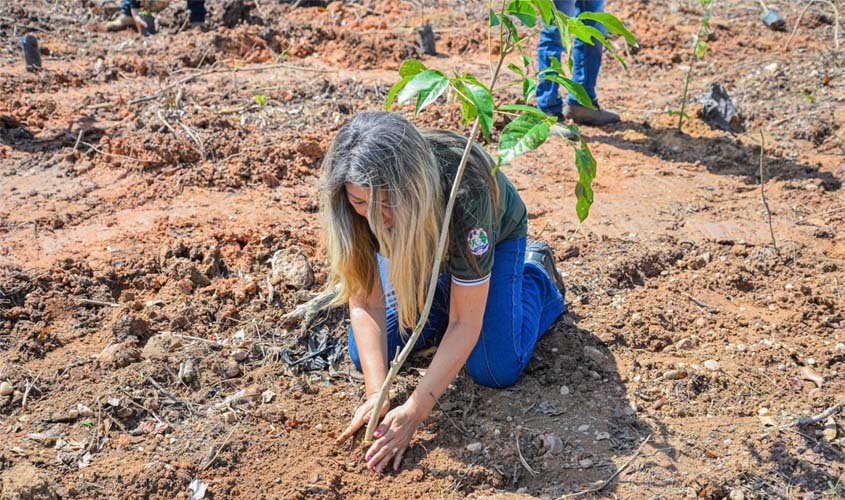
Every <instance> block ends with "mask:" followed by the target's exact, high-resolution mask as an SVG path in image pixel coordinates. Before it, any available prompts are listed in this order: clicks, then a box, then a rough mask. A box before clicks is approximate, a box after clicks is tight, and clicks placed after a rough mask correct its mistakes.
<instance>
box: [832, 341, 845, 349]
mask: <svg viewBox="0 0 845 500" xmlns="http://www.w3.org/2000/svg"><path fill="white" fill-rule="evenodd" d="M833 348H834V349H836V350H837V351H845V344H843V343H842V342H837V343H836V345H835V346H833Z"/></svg>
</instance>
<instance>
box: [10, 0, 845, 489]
mask: <svg viewBox="0 0 845 500" xmlns="http://www.w3.org/2000/svg"><path fill="white" fill-rule="evenodd" d="M83 3H85V2H83ZM233 3H234V2H222V1H220V2H218V1H209V2H208V4H209V7H210V10H211V19H212V21H211V28H212V29H211V31H209V32H207V33H198V32H191V31H184V30H181V29H180V27H181V26H182V22H183V20H184V16H185V15H186V13H185V11H184V6H183V5H182V4H181V3H180V2H173V4H174V6H173V7H171V9H170V10H169V11H166V12H165V13H162V15H161V16H160V19H159V20H160V21H161V31H162V32H161V34H159V35H157V36H154V37H150V38H145V39H142V38H139V37H138V36H137V35H135V34H133V33H130V32H122V33H106V32H104V31H102V30H101V29H100V28H98V26H100V25H101V23H102V22H103V21H104V20H105V19H107V16H108V15H110V14H111V13H112V12H114V11H115V8H116V7H115V4H108V3H105V4H104V5H101V4H103V3H102V2H87V4H88V5H93V4H97V5H98V7H97V8H94V7H87V8H86V7H81V6H80V5H81V3H80V2H58V3H56V5H55V6H53V5H51V4H50V3H49V2H41V1H36V0H23V1H21V2H14V3H13V5H11V6H4V7H2V8H0V34H2V35H3V38H4V39H6V40H8V41H9V43H7V44H5V45H4V46H3V48H2V49H0V51H2V55H3V58H2V62H0V71H2V74H3V78H2V79H0V85H2V97H0V115H2V116H0V360H2V365H1V366H0V382H2V383H7V384H9V385H10V386H11V389H12V393H11V394H9V395H7V396H0V422H2V425H0V442H1V443H2V446H0V481H2V483H0V498H4V499H5V498H152V499H172V498H189V497H190V489H189V485H190V484H191V483H192V481H193V480H194V479H199V480H201V481H203V482H204V483H205V484H207V487H208V489H207V493H206V495H205V498H216V499H254V498H268V499H269V498H456V497H464V496H473V497H475V498H536V497H539V498H557V497H559V496H561V495H564V494H567V493H573V492H578V491H582V490H584V489H586V488H589V487H591V486H593V485H596V484H597V482H599V483H600V482H601V481H604V480H605V479H607V478H609V477H611V475H613V474H614V473H615V472H618V471H619V470H620V469H622V468H624V471H622V472H621V474H620V475H619V477H618V478H616V479H615V480H614V481H613V482H611V483H610V484H609V485H608V486H607V487H606V488H604V490H603V491H602V492H601V493H600V494H599V495H600V496H607V497H619V498H692V497H699V498H713V499H715V498H725V497H728V496H729V495H732V496H730V498H741V497H740V496H739V494H740V493H742V495H744V498H833V497H838V496H839V495H841V491H842V490H841V488H840V487H839V486H837V485H838V481H839V479H840V478H841V477H842V476H843V469H844V468H845V462H843V460H845V455H843V444H845V442H843V439H844V438H843V432H844V431H845V428H843V420H842V413H841V412H840V411H835V412H833V415H832V417H831V418H830V419H823V420H821V421H820V422H818V423H816V424H812V425H803V426H792V427H784V428H781V427H779V426H782V425H784V424H789V423H791V422H793V421H794V420H795V419H797V418H799V417H807V416H811V415H814V414H818V413H819V412H821V411H823V410H825V409H826V408H829V407H832V406H834V405H835V404H837V403H841V402H843V399H845V384H844V383H843V377H842V375H841V373H842V372H843V371H845V299H844V298H843V295H845V290H843V287H845V197H844V196H843V191H842V189H841V187H842V181H843V179H845V160H843V158H845V127H843V126H842V124H843V123H845V104H843V102H845V69H843V68H845V56H843V52H841V51H840V52H835V51H832V50H831V44H832V39H833V38H832V37H833V27H832V25H831V24H830V23H831V22H832V21H831V19H830V18H829V17H825V16H824V15H822V13H823V11H822V4H818V6H817V7H813V8H811V9H810V13H808V17H807V18H806V19H805V21H803V22H802V27H801V29H800V30H799V32H798V35H797V36H796V37H795V39H794V41H793V42H792V44H791V45H790V46H788V47H787V46H786V43H785V42H786V38H787V35H786V34H784V33H776V32H772V31H769V30H767V29H766V28H765V27H764V26H763V25H762V23H760V22H759V21H758V12H757V10H756V6H755V2H746V1H739V0H725V1H721V2H716V8H715V10H714V14H713V25H714V34H713V36H712V37H711V41H710V54H709V55H708V57H707V59H705V61H703V62H701V63H699V64H698V65H697V66H696V71H695V74H694V77H693V80H692V85H691V92H690V95H691V96H692V98H693V101H694V100H695V97H696V96H698V95H700V94H701V92H702V91H703V89H704V88H705V87H706V86H707V85H708V84H709V83H710V82H712V81H719V82H721V83H722V84H723V85H725V87H726V88H727V89H728V91H729V92H730V93H731V94H732V96H733V99H734V102H735V104H736V105H737V108H738V109H739V111H740V113H741V115H742V117H743V119H744V131H742V132H737V133H736V134H734V135H731V134H728V133H726V132H723V131H720V130H714V129H711V128H710V127H709V126H708V125H706V124H705V123H704V122H702V121H701V120H700V119H698V118H697V117H696V116H693V118H692V120H691V121H690V122H689V123H688V124H687V125H686V127H685V129H684V133H679V132H677V131H676V130H675V119H674V118H670V117H668V116H667V115H666V113H665V110H666V109H667V108H672V109H677V108H678V107H679V102H680V94H681V90H682V87H683V77H684V75H685V67H684V65H685V64H688V63H689V57H690V48H689V39H690V38H689V37H690V35H691V33H692V32H693V31H694V26H695V24H696V23H697V19H698V15H699V14H698V12H696V11H695V10H694V9H692V10H691V9H689V8H688V6H687V4H688V2H678V1H674V0H661V1H657V0H651V1H649V2H637V1H634V0H620V1H618V2H608V7H609V9H610V10H611V11H612V12H614V13H615V14H617V15H619V16H620V17H621V18H623V19H625V20H626V22H627V23H628V24H629V26H630V27H631V28H632V30H633V31H634V32H635V33H636V34H637V35H638V37H639V40H640V44H641V49H640V50H639V51H638V52H637V53H629V54H628V55H627V56H626V60H627V63H628V66H629V71H628V72H627V73H626V72H625V71H624V70H622V68H621V67H620V66H619V65H618V64H615V63H614V62H613V61H612V59H611V58H607V59H606V60H605V64H604V68H603V72H602V75H601V81H600V95H601V101H602V104H603V106H605V107H606V108H608V109H613V110H619V111H621V114H622V117H623V121H622V123H620V124H618V125H615V126H612V127H607V128H603V129H590V128H585V132H586V134H587V136H588V138H589V142H590V146H591V148H592V150H593V152H594V154H595V156H596V158H597V159H598V161H599V174H598V178H597V180H596V203H595V205H594V206H593V210H592V214H591V216H590V218H589V219H588V221H587V222H586V223H585V224H583V225H581V226H580V227H579V226H578V225H577V223H576V220H577V219H576V217H575V211H574V193H573V191H574V185H575V181H576V178H577V177H576V174H575V171H574V168H573V167H572V156H571V153H570V151H569V149H568V148H567V147H565V146H564V144H563V143H562V140H561V139H559V138H552V139H551V140H550V141H549V142H548V143H547V144H546V145H544V146H543V147H542V148H540V149H539V150H538V151H537V152H535V153H532V154H529V155H527V156H525V157H521V158H519V159H518V160H517V161H515V162H513V164H512V165H509V166H508V167H507V169H508V170H507V173H508V175H509V176H510V177H511V178H512V179H513V181H514V183H515V184H516V186H517V187H518V188H519V189H520V192H521V194H522V196H523V197H524V198H525V200H526V202H527V203H528V205H529V207H530V208H529V211H530V214H529V215H530V224H531V228H530V234H531V236H532V237H538V238H543V239H546V240H549V241H550V242H551V243H552V244H553V245H554V247H555V249H556V251H557V255H558V259H559V262H558V264H559V267H560V269H561V271H562V272H563V273H564V276H565V280H566V282H567V287H568V291H567V302H568V305H569V313H568V314H567V315H566V316H564V317H563V318H561V320H560V321H559V322H558V323H557V324H556V325H555V326H554V327H553V329H552V330H551V331H550V332H549V333H548V334H547V335H546V336H545V337H544V338H543V340H542V341H541V342H540V344H539V346H538V348H537V350H536V353H535V356H534V358H533V359H532V361H531V363H530V364H529V367H528V369H527V371H526V373H525V375H524V376H523V377H522V378H521V380H520V381H519V383H517V384H516V385H515V386H514V387H512V388H509V389H505V390H492V389H488V388H483V387H479V386H477V385H475V384H474V383H472V382H471V381H470V380H469V379H468V378H466V377H465V376H463V375H461V376H460V377H459V378H458V379H457V380H456V381H455V383H454V385H453V387H452V388H451V389H450V390H449V391H448V392H447V394H446V395H445V396H444V398H443V400H442V401H441V403H440V405H439V407H438V408H437V409H436V411H435V413H434V415H433V416H432V417H431V418H430V419H429V420H428V421H427V422H426V423H425V425H424V426H423V427H422V428H421V429H420V430H419V431H418V433H417V435H416V438H415V441H414V443H413V446H412V448H411V449H410V451H409V453H408V455H407V456H406V459H405V467H404V470H403V471H402V472H401V473H399V474H393V473H390V474H386V475H384V476H378V475H376V474H375V473H373V472H370V471H368V470H366V468H365V466H364V464H363V461H362V453H363V451H362V450H363V446H362V444H361V443H360V441H358V442H354V443H351V444H348V445H343V446H335V445H334V444H333V443H334V437H335V436H337V434H338V433H339V432H340V430H341V429H342V428H343V427H344V426H345V425H346V424H347V422H348V420H349V418H350V416H351V414H352V411H353V410H354V408H355V406H356V404H357V403H358V402H359V401H360V398H361V396H362V392H363V387H362V384H361V382H360V376H359V375H357V374H356V373H355V371H354V369H353V368H352V367H351V364H350V362H349V361H348V358H346V357H345V356H344V357H343V358H342V360H341V361H340V362H339V363H338V364H337V365H335V366H333V367H332V368H331V369H328V370H316V371H311V372H301V371H299V370H298V368H297V367H296V366H290V365H289V363H288V361H286V359H287V360H290V359H296V358H298V357H300V356H301V355H303V354H304V353H305V352H306V347H305V343H306V340H307V337H308V335H309V334H315V333H320V332H322V333H323V334H328V335H329V338H338V339H340V342H341V344H342V347H345V342H346V340H345V331H346V326H347V324H346V322H345V317H344V311H342V310H337V311H334V312H331V313H328V314H323V315H321V316H319V317H318V318H317V320H316V321H315V323H314V324H313V325H311V327H310V328H309V329H308V330H307V331H305V330H303V329H302V328H301V327H300V325H299V324H298V323H296V322H286V321H285V320H284V319H283V315H284V314H285V313H286V312H288V311H290V310H291V309H292V308H293V307H295V306H296V305H297V304H299V303H302V302H304V301H306V300H308V299H309V298H311V297H312V296H313V295H314V293H315V292H318V291H320V290H321V287H322V286H323V285H324V283H325V280H326V267H325V259H324V254H323V249H322V247H321V244H320V241H319V228H318V219H317V214H316V211H317V208H318V206H317V199H318V189H319V185H318V179H317V172H318V169H319V164H320V161H321V160H322V157H323V155H324V152H325V150H326V148H327V146H328V143H329V141H330V138H331V137H332V135H333V134H334V132H335V131H336V130H337V129H338V127H339V126H340V125H341V124H342V123H343V122H344V120H346V119H348V118H349V117H350V116H351V115H352V114H354V113H355V112H357V111H359V110H368V109H378V108H380V107H381V106H382V103H383V101H384V98H385V96H386V93H387V90H388V89H389V87H390V85H391V84H392V83H393V82H394V81H395V80H396V79H397V75H396V71H395V70H396V69H397V68H398V66H399V64H401V61H402V60H403V59H405V58H407V57H416V56H417V52H418V49H417V47H416V43H417V35H416V33H415V31H414V28H415V27H416V26H417V24H418V23H419V19H420V12H419V9H418V8H417V7H415V5H418V4H419V3H420V2H413V3H412V2H387V1H380V2H363V3H353V2H345V3H343V4H341V3H339V2H335V3H332V4H330V5H329V6H328V7H327V8H326V7H321V6H319V5H317V4H319V3H320V2H303V3H302V4H301V5H300V6H299V7H298V8H293V7H292V6H291V5H290V4H280V3H278V2H268V1H263V0H262V1H261V2H257V1H256V2H241V4H240V5H241V6H243V5H244V4H246V5H247V7H248V6H249V5H250V4H252V5H254V7H253V8H252V9H249V8H245V9H240V10H237V9H236V10H234V11H226V10H225V9H224V8H223V5H224V4H226V5H230V4H233ZM423 3H424V4H426V9H425V16H426V18H427V19H428V20H429V21H430V22H431V23H432V25H433V27H434V30H435V31H436V32H437V33H438V34H439V39H438V45H437V47H438V50H439V52H440V55H438V56H435V57H426V58H424V59H423V60H424V61H425V62H426V64H429V65H430V66H435V67H438V68H442V69H444V70H447V71H448V70H451V69H452V68H456V69H458V70H460V71H469V72H472V73H474V74H476V75H479V76H483V75H486V74H487V71H488V63H487V56H486V51H487V37H486V32H485V27H484V26H485V22H486V19H485V13H486V3H485V2H477V1H476V2H457V1H451V0H450V1H443V2H423ZM695 3H696V2H689V4H690V5H693V4H695ZM435 4H436V5H435ZM315 5H317V6H315ZM779 7H780V8H781V13H782V14H783V15H784V16H785V17H786V19H787V21H788V23H790V26H789V27H790V29H791V23H793V22H794V20H795V19H796V17H797V15H798V13H799V8H800V6H799V5H798V3H797V2H795V3H790V2H781V4H780V5H779ZM826 15H827V14H826ZM226 25H229V26H233V27H226ZM27 32H28V33H32V34H35V35H37V36H38V39H39V44H40V46H41V49H42V54H43V55H42V57H43V60H44V66H45V69H44V70H42V71H40V72H37V73H32V72H27V71H26V70H25V69H24V68H23V67H22V66H23V65H22V62H21V57H20V53H19V45H18V44H17V39H18V37H19V36H20V35H21V34H23V33H27ZM624 52H625V51H624V50H623V53H624ZM256 65H258V66H256ZM268 66H272V67H271V68H268ZM224 68H253V69H251V70H248V71H227V70H224ZM255 68H258V69H255ZM213 70H219V71H216V72H214V71H213ZM191 76H192V77H193V79H191V80H190V81H186V82H184V83H179V84H176V83H177V82H179V81H181V80H183V79H185V78H187V77H191ZM174 84H175V85H174ZM256 95H264V96H266V97H267V101H266V103H265V104H264V105H263V106H261V105H259V104H258V103H257V101H256V100H255V99H254V96H256ZM144 96H147V97H148V98H147V99H143V100H142V99H139V98H142V97H144ZM515 99H516V95H515V94H514V95H513V100H515ZM696 107H697V105H696V104H693V111H695V108H696ZM405 111H407V110H405ZM691 114H692V115H695V113H694V112H693V113H691ZM458 117H459V112H458V110H457V105H456V104H454V103H441V104H438V105H436V106H433V107H432V108H430V109H428V110H426V111H424V112H423V113H422V114H421V115H420V116H419V117H416V118H414V120H415V121H416V122H417V123H418V124H421V125H427V126H440V127H450V128H460V123H459V122H458ZM760 130H762V131H763V132H764V133H765V134H766V147H765V151H764V152H763V162H764V165H765V169H766V175H765V177H766V193H767V198H768V202H769V205H770V207H771V211H772V222H773V230H774V234H775V237H776V240H777V249H775V248H774V247H773V244H772V240H771V237H770V234H769V227H768V225H767V223H766V213H765V210H764V207H763V205H762V203H761V199H760V185H759V175H758V172H759V161H760V155H761V151H760V146H759V131H760ZM279 251H281V252H279ZM277 252H279V253H278V254H277ZM274 256H277V259H276V260H277V261H280V262H277V264H279V266H277V267H278V268H277V271H280V272H278V273H275V275H274V272H273V267H274V266H273V260H274V259H273V257H274ZM83 299H84V300H83ZM92 301H93V302H92ZM109 304H114V305H116V307H113V306H112V305H109ZM286 356H287V358H286ZM714 361H715V362H718V368H716V369H714V368H715V366H714V365H713V363H712V362H714ZM705 362H707V363H705ZM426 364H427V360H426V359H416V360H415V361H414V362H413V363H412V365H413V366H412V367H411V368H410V369H408V370H406V371H405V372H404V374H403V375H402V376H401V380H400V381H399V384H398V386H397V390H396V392H395V396H394V401H402V400H403V398H404V396H405V395H406V394H407V393H408V391H409V390H411V389H412V388H413V385H414V382H415V380H416V379H417V378H418V376H419V370H424V369H425V367H426ZM812 372H814V373H816V374H818V375H819V376H820V377H821V379H819V380H818V381H817V382H813V381H812V380H810V379H811V378H812ZM564 386H565V389H562V388H563V387H564ZM5 387H6V388H8V386H5ZM764 409H767V410H768V411H766V410H764ZM647 436H651V437H650V440H649V442H648V443H647V444H646V445H645V446H644V447H642V448H641V449H639V451H638V452H637V450H638V447H639V446H640V444H641V443H642V442H643V440H644V439H646V437H647ZM555 438H559V440H560V441H556V440H555ZM476 442H478V443H481V450H480V451H470V449H472V450H475V447H470V449H468V448H467V446H468V445H470V444H473V443H476ZM550 445H553V447H555V448H557V447H559V450H558V449H556V450H552V451H555V452H556V453H552V452H551V451H550V450H549V446H550ZM629 463H630V465H628V464H629ZM626 465H628V466H627V467H625V466H626ZM838 488H840V489H838Z"/></svg>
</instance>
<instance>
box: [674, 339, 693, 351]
mask: <svg viewBox="0 0 845 500" xmlns="http://www.w3.org/2000/svg"><path fill="white" fill-rule="evenodd" d="M675 347H677V348H678V350H687V349H692V348H693V347H695V341H694V340H692V339H690V338H686V339H681V340H679V341H678V343H677V344H675Z"/></svg>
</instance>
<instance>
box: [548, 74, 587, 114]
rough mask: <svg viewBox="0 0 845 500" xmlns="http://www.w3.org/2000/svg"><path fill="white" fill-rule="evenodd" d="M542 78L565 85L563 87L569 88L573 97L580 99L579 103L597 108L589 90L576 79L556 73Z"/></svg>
mask: <svg viewBox="0 0 845 500" xmlns="http://www.w3.org/2000/svg"><path fill="white" fill-rule="evenodd" d="M540 79H541V80H549V81H552V82H557V83H559V84H560V85H561V86H563V88H565V89H566V90H568V91H569V93H570V94H572V97H574V98H575V100H576V101H578V104H580V105H582V106H584V107H586V108H590V109H596V107H595V106H594V105H593V100H592V99H590V96H589V95H587V91H586V90H585V89H584V86H583V85H581V84H580V83H578V82H576V81H575V80H570V79H569V78H566V77H565V76H560V75H556V74H547V75H544V76H542V77H541V78H540Z"/></svg>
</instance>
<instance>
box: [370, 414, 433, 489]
mask: <svg viewBox="0 0 845 500" xmlns="http://www.w3.org/2000/svg"><path fill="white" fill-rule="evenodd" d="M422 420H423V418H422V417H421V415H419V414H418V411H417V410H415V409H413V407H412V406H411V405H409V404H408V403H405V404H404V405H402V406H400V407H398V408H395V409H394V410H392V411H390V412H388V413H387V415H386V416H385V417H384V420H382V422H381V425H379V426H378V428H377V429H376V431H375V433H374V434H373V436H374V437H376V438H377V439H376V441H375V442H374V443H373V445H372V446H370V449H369V450H367V455H366V456H365V458H366V460H367V467H369V468H370V469H373V470H375V471H376V472H378V473H379V474H381V471H382V470H384V468H385V467H388V466H389V465H390V461H391V460H393V470H394V471H398V470H399V464H400V463H401V462H402V456H403V455H405V450H407V449H408V444H410V442H411V438H412V437H413V436H414V432H416V430H417V427H418V426H419V425H420V422H422Z"/></svg>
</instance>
